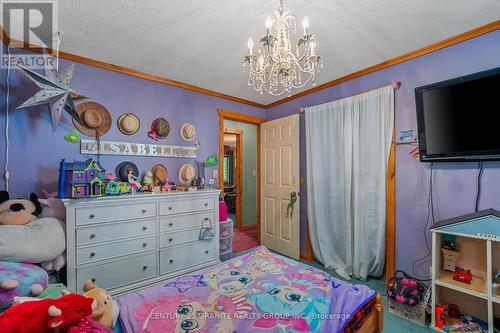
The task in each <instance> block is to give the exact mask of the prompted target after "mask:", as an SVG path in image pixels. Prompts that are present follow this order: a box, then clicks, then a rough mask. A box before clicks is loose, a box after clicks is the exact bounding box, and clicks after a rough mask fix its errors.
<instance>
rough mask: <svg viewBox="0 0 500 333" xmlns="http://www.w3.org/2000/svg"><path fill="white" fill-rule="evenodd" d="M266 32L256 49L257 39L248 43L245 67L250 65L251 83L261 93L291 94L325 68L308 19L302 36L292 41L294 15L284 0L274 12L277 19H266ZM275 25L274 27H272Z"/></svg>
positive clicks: (294, 22) (304, 22)
mask: <svg viewBox="0 0 500 333" xmlns="http://www.w3.org/2000/svg"><path fill="white" fill-rule="evenodd" d="M265 24H266V34H265V35H264V36H263V37H262V38H261V39H260V40H259V43H258V45H257V52H254V41H253V39H252V38H251V37H250V38H249V39H248V42H247V47H248V54H247V55H246V56H245V58H244V59H243V67H244V68H245V67H246V68H248V85H249V86H252V87H254V89H255V90H257V91H258V92H260V94H261V95H262V94H263V92H264V91H266V92H267V93H269V94H271V95H273V96H279V95H282V94H284V93H286V94H288V96H290V95H291V94H292V91H293V90H295V89H299V88H302V87H304V86H305V85H307V84H309V83H312V84H313V85H315V79H316V74H317V73H319V71H320V68H322V67H323V64H322V61H321V57H320V56H319V55H318V54H317V53H316V47H317V46H316V40H315V36H314V35H312V34H310V33H309V19H308V18H307V17H304V19H303V20H302V28H303V36H302V37H300V38H298V41H297V42H296V43H295V45H294V43H292V41H291V40H290V31H291V30H292V29H293V32H294V34H295V33H296V30H297V29H296V21H295V17H293V16H292V15H291V13H290V12H289V11H288V10H285V9H284V7H283V0H281V1H280V6H279V8H278V10H277V11H275V12H274V19H272V18H271V17H270V16H268V17H267V19H266V22H265ZM273 28H274V29H273Z"/></svg>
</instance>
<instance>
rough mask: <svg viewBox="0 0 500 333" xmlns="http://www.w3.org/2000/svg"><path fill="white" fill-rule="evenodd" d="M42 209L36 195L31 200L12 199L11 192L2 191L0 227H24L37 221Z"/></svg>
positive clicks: (32, 195)
mask: <svg viewBox="0 0 500 333" xmlns="http://www.w3.org/2000/svg"><path fill="white" fill-rule="evenodd" d="M41 211H42V207H41V206H40V203H39V202H38V197H37V196H36V194H34V193H31V195H30V199H29V200H26V199H10V196H9V192H7V191H0V225H2V224H3V225H23V224H27V223H30V222H32V221H34V220H36V219H37V216H38V215H39V214H40V213H41Z"/></svg>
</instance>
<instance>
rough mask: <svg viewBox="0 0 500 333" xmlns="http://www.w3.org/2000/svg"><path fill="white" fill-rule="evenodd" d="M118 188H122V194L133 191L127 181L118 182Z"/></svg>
mask: <svg viewBox="0 0 500 333" xmlns="http://www.w3.org/2000/svg"><path fill="white" fill-rule="evenodd" d="M118 188H119V189H120V192H121V193H122V194H128V193H131V192H132V188H131V187H130V184H129V183H126V182H120V183H118Z"/></svg>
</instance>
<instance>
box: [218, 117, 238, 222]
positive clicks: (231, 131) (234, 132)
mask: <svg viewBox="0 0 500 333" xmlns="http://www.w3.org/2000/svg"><path fill="white" fill-rule="evenodd" d="M224 134H232V135H235V136H236V229H242V226H243V220H242V218H243V177H242V175H243V147H242V144H243V142H242V136H243V130H241V129H232V128H226V127H224ZM223 148H224V147H223ZM222 156H224V155H222ZM222 165H223V166H224V163H223V164H222ZM222 172H224V169H223V170H222ZM221 175H223V173H221ZM220 181H222V190H224V179H222V178H221V180H220Z"/></svg>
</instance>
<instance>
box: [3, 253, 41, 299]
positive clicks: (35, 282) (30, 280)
mask: <svg viewBox="0 0 500 333" xmlns="http://www.w3.org/2000/svg"><path fill="white" fill-rule="evenodd" d="M48 283H49V277H48V275H47V272H46V271H44V270H43V269H42V268H40V267H38V266H35V265H32V264H24V263H17V262H7V261H0V308H7V307H9V306H11V304H12V302H13V299H14V297H16V296H21V297H25V296H38V295H40V294H41V293H42V291H43V290H44V289H45V288H47V286H48Z"/></svg>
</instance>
